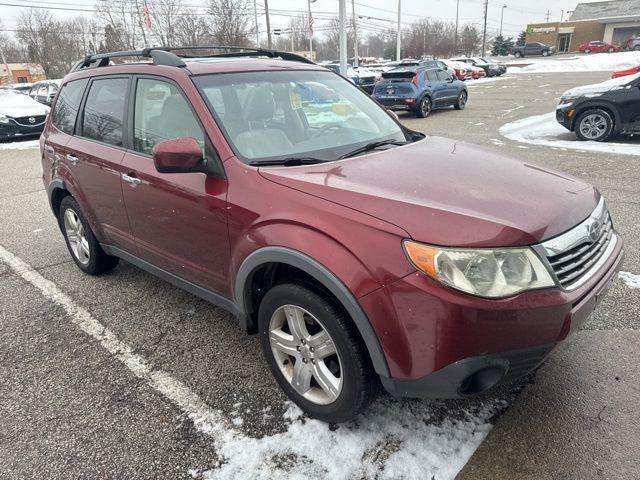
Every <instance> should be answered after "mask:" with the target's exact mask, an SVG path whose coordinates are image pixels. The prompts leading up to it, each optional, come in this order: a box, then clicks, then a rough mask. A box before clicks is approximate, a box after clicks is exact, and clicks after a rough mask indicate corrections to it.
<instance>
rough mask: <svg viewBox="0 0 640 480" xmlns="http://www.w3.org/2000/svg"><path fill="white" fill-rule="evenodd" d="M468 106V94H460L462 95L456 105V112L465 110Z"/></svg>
mask: <svg viewBox="0 0 640 480" xmlns="http://www.w3.org/2000/svg"><path fill="white" fill-rule="evenodd" d="M466 106H467V92H464V91H463V92H460V95H458V101H457V103H456V104H455V105H454V108H455V109H456V110H464V108H465V107H466Z"/></svg>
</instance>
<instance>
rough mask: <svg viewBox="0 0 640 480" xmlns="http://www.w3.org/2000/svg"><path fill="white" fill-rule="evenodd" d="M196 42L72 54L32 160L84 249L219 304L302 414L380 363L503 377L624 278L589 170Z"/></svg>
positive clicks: (89, 255) (369, 394)
mask: <svg viewBox="0 0 640 480" xmlns="http://www.w3.org/2000/svg"><path fill="white" fill-rule="evenodd" d="M181 50H183V51H185V50H186V51H187V52H188V53H189V54H190V57H189V58H181V57H180V56H178V55H177V53H179V52H180V51H181ZM209 51H212V52H217V54H215V53H212V54H207V53H206V52H207V50H205V49H197V48H194V47H191V48H189V49H188V50H187V49H168V48H163V49H158V48H155V49H153V48H152V49H145V50H141V51H138V52H121V53H110V54H99V55H93V56H88V57H87V58H85V59H84V60H82V61H81V62H79V63H78V65H77V66H76V67H75V68H74V70H73V71H72V73H70V74H69V75H67V77H65V79H64V81H63V84H62V87H61V90H60V92H59V93H58V96H57V97H56V101H55V103H54V106H53V110H52V113H51V115H50V116H49V118H48V120H47V124H46V129H45V132H44V134H43V135H42V136H41V138H40V144H41V154H42V167H43V181H44V184H45V186H46V190H47V194H48V197H49V201H50V204H51V209H52V211H53V214H54V215H55V216H56V218H57V219H58V222H59V225H60V229H61V231H62V234H63V236H64V239H65V241H66V244H67V247H68V249H69V252H70V255H71V257H72V258H73V260H74V261H75V263H76V264H77V266H78V267H79V269H80V270H82V271H83V272H85V273H87V274H92V275H98V274H102V273H105V272H108V271H109V270H111V269H113V268H114V267H115V266H116V264H117V263H118V261H119V259H124V260H126V261H128V262H130V263H132V264H134V265H137V266H139V267H140V268H143V269H145V270H147V271H149V272H151V273H152V274H154V275H157V276H159V277H160V278H163V279H165V280H166V281H168V282H171V283H173V284H174V285H177V286H179V287H181V288H184V289H186V290H188V291H189V292H192V293H193V294H195V295H198V296H200V297H202V298H204V299H206V300H208V301H211V302H213V303H215V304H217V305H220V306H221V307H222V308H225V309H227V310H229V311H230V312H232V313H233V314H234V315H235V316H236V317H237V318H238V321H239V324H240V326H241V327H242V329H243V330H245V331H247V332H249V333H254V334H259V335H260V339H261V344H262V349H263V352H264V356H265V359H266V361H267V362H268V364H269V366H270V368H271V370H272V372H273V374H274V376H275V378H276V380H277V381H278V383H279V384H280V386H281V387H282V389H283V390H284V391H285V392H286V393H287V395H289V397H290V398H291V399H292V400H293V401H294V402H295V403H296V404H298V405H299V406H300V407H301V408H303V409H304V410H305V411H306V412H308V413H309V414H310V415H313V416H316V417H318V418H321V419H323V420H326V421H330V422H337V421H343V420H346V419H349V418H352V417H353V416H354V415H355V414H357V413H358V412H359V411H360V410H362V408H364V407H365V406H366V405H367V404H368V403H369V402H370V401H371V400H372V399H373V398H374V397H375V394H376V392H377V388H378V385H379V384H380V383H382V385H383V386H384V388H386V389H387V390H388V391H389V392H391V393H392V394H394V395H398V396H408V397H437V398H455V397H465V396H469V395H475V394H478V393H482V392H485V391H487V390H489V389H490V388H492V387H494V386H496V385H498V384H501V383H504V382H508V381H512V380H515V379H517V378H519V377H521V376H522V375H525V374H526V373H528V372H530V371H531V370H533V369H535V368H536V367H537V366H538V365H539V364H540V363H541V362H542V361H543V360H544V359H545V358H546V357H547V355H548V354H549V352H551V351H552V350H553V349H554V347H555V346H556V345H557V344H558V343H559V342H561V341H562V340H564V339H565V338H566V337H567V336H568V335H569V334H570V332H572V331H574V330H576V329H579V328H580V327H581V326H582V325H583V324H584V322H585V321H586V320H587V318H588V317H589V315H590V314H591V312H593V310H594V308H595V307H596V305H597V304H598V302H599V301H600V300H601V298H602V296H603V294H604V293H605V292H606V291H607V288H608V287H609V285H610V284H611V282H612V279H614V278H615V275H616V273H617V271H618V269H619V267H620V264H621V261H622V256H623V253H622V241H621V240H620V238H619V237H618V235H617V234H616V232H615V231H614V229H613V225H612V221H611V217H610V216H609V212H608V210H607V206H606V204H605V201H604V199H603V198H602V197H601V195H600V194H599V193H598V191H597V190H596V189H594V188H593V187H591V186H590V185H588V184H586V183H584V182H582V181H581V180H579V179H576V178H571V177H569V176H567V175H565V174H562V173H559V172H555V171H550V170H547V169H546V168H542V167H539V166H532V165H531V163H530V162H526V163H525V162H520V161H517V160H512V159H510V158H507V157H504V156H502V155H501V154H500V153H496V152H492V151H489V150H486V149H485V148H481V147H475V146H473V145H469V144H465V143H464V142H460V141H452V140H447V139H444V138H438V137H425V136H424V135H422V134H420V133H417V132H414V131H412V130H409V129H407V128H405V127H404V126H402V125H401V124H400V123H398V121H397V119H396V118H394V116H393V115H391V114H390V113H389V112H387V111H386V110H384V109H383V108H381V107H380V106H379V105H378V104H377V103H376V102H375V101H374V100H372V99H371V98H370V97H369V96H368V95H367V94H366V93H364V92H363V91H362V90H360V89H359V88H357V87H355V86H354V85H353V84H351V83H350V82H348V81H347V80H345V79H343V78H342V77H340V76H339V75H336V74H334V73H332V72H330V71H327V70H326V69H324V68H322V67H319V66H317V65H315V64H313V63H311V62H310V61H308V60H306V59H304V58H302V57H298V56H295V55H292V54H289V53H284V52H274V51H271V50H260V49H258V50H249V49H244V50H238V49H232V48H230V47H228V48H224V49H222V51H220V47H218V48H216V50H213V49H211V48H209ZM194 52H195V53H196V54H199V55H201V57H199V58H192V57H193V55H194ZM133 54H135V55H137V56H139V57H142V60H143V61H141V62H140V63H126V64H116V63H115V62H117V61H119V60H120V59H121V58H123V57H127V56H129V57H130V56H132V55H133ZM150 60H151V61H150ZM443 81H445V80H444V79H443ZM114 300H115V299H114ZM149 302H153V298H149ZM236 354H237V352H229V355H236ZM265 382H268V380H267V379H265Z"/></svg>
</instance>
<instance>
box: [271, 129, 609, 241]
mask: <svg viewBox="0 0 640 480" xmlns="http://www.w3.org/2000/svg"><path fill="white" fill-rule="evenodd" d="M260 174H261V175H262V176H263V177H264V178H266V179H268V180H271V181H273V182H276V183H279V184H281V185H284V186H287V187H290V188H293V189H296V190H299V191H301V192H304V193H307V194H310V195H314V196H317V197H320V198H323V199H325V200H328V201H331V202H334V203H337V204H340V205H343V206H346V207H349V208H352V209H354V210H358V211H361V212H363V213H366V214H368V215H371V216H374V217H377V218H379V219H381V220H384V221H386V222H388V223H391V224H394V225H396V226H398V227H400V228H402V229H404V230H405V231H406V232H407V234H408V236H410V237H412V238H413V239H415V240H418V241H421V242H426V243H431V244H434V245H446V246H458V247H465V246H466V247H470V246H478V247H480V246H484V247H495V246H520V245H532V244H535V243H539V242H541V241H543V240H546V239H548V238H551V237H554V236H556V235H558V234H560V233H563V232H565V231H567V230H569V229H570V228H572V227H574V226H575V225H577V224H578V223H580V222H581V221H582V220H584V219H585V218H587V217H588V216H589V214H590V213H591V212H592V211H593V209H594V208H595V207H596V205H597V203H598V201H599V198H600V195H599V193H598V192H597V191H596V190H595V189H594V188H593V187H592V186H591V185H589V184H587V183H584V182H582V181H580V180H578V179H575V178H572V177H570V176H568V175H565V174H563V173H560V172H556V171H553V170H549V169H547V168H544V167H540V166H537V165H534V164H531V163H527V162H522V161H518V160H514V159H511V158H508V157H505V156H502V155H500V154H498V153H495V152H493V151H490V150H488V149H484V148H481V147H478V146H474V145H470V144H466V143H463V142H457V141H453V140H448V139H444V138H439V137H428V138H426V139H425V140H421V141H419V142H416V143H412V144H410V145H406V146H403V147H397V148H392V149H388V150H385V151H380V152H375V153H372V154H369V155H364V156H360V157H355V158H351V159H347V160H342V161H338V162H331V163H327V164H319V165H311V166H301V167H276V168H260ZM363 241H366V239H363Z"/></svg>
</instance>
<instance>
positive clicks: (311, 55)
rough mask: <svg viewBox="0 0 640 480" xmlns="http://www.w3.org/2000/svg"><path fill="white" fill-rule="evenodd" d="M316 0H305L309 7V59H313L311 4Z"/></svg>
mask: <svg viewBox="0 0 640 480" xmlns="http://www.w3.org/2000/svg"><path fill="white" fill-rule="evenodd" d="M315 2H316V0H307V6H308V7H309V60H313V16H312V15H311V4H312V3H315Z"/></svg>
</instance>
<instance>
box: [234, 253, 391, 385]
mask: <svg viewBox="0 0 640 480" xmlns="http://www.w3.org/2000/svg"><path fill="white" fill-rule="evenodd" d="M268 263H283V264H286V265H290V266H292V267H296V268H299V269H300V270H303V271H304V272H306V273H307V274H309V275H310V276H311V277H313V278H314V279H315V280H317V281H318V282H320V283H321V284H322V285H323V286H324V287H325V288H326V289H327V290H329V291H330V292H331V293H332V294H333V295H334V296H335V297H336V298H337V299H338V301H339V302H340V303H341V304H342V306H343V307H344V308H345V310H346V311H347V313H348V314H349V316H350V317H351V319H352V320H353V322H354V324H355V326H356V328H357V329H358V331H359V332H360V335H361V336H362V339H363V340H364V343H365V346H366V348H367V351H368V353H369V357H370V358H371V362H372V363H373V367H374V369H375V371H376V373H377V374H378V375H381V376H384V377H389V376H390V374H389V367H388V365H387V360H386V357H385V355H384V352H383V350H382V347H381V345H380V341H379V340H378V336H377V335H376V333H375V331H374V330H373V326H372V325H371V322H370V321H369V319H368V317H367V315H366V314H365V312H364V310H363V309H362V307H361V306H360V304H359V303H358V302H357V300H356V299H355V297H354V296H353V294H352V293H351V291H349V289H348V288H347V287H346V286H345V285H344V283H342V281H340V279H339V278H338V277H336V276H335V275H334V274H333V273H332V272H331V271H330V270H329V269H327V268H326V267H325V266H324V265H322V264H321V263H319V262H318V261H316V260H314V259H313V258H311V257H309V256H308V255H305V254H304V253H301V252H299V251H297V250H293V249H290V248H284V247H264V248H261V249H259V250H256V251H255V252H253V253H252V254H250V255H249V256H248V257H247V258H246V259H245V260H244V261H243V262H242V265H240V268H239V269H238V273H237V275H236V281H235V289H234V291H235V304H236V306H237V307H238V310H239V311H240V315H239V317H240V319H241V321H245V322H246V321H247V320H246V319H247V314H248V308H247V306H248V303H247V301H248V299H249V294H250V293H251V292H250V289H248V288H247V287H248V286H249V285H251V281H252V279H253V274H254V273H255V272H256V271H257V269H258V268H259V267H261V266H263V265H265V264H268ZM243 327H246V325H243Z"/></svg>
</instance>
